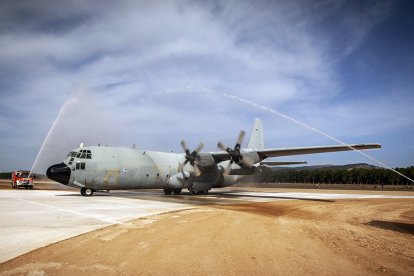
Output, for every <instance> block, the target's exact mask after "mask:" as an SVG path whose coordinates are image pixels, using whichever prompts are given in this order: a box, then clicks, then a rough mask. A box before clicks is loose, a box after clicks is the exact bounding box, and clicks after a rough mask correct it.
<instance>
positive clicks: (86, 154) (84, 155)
mask: <svg viewBox="0 0 414 276" xmlns="http://www.w3.org/2000/svg"><path fill="white" fill-rule="evenodd" d="M70 154H71V156H72V157H76V158H81V159H92V152H91V151H90V150H80V151H79V152H71V153H70ZM70 154H69V155H70ZM69 155H68V156H69Z"/></svg>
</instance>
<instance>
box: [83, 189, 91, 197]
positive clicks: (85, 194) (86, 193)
mask: <svg viewBox="0 0 414 276" xmlns="http://www.w3.org/2000/svg"><path fill="white" fill-rule="evenodd" d="M80 192H81V195H83V196H92V195H93V190H92V189H90V188H82V189H81V191H80Z"/></svg>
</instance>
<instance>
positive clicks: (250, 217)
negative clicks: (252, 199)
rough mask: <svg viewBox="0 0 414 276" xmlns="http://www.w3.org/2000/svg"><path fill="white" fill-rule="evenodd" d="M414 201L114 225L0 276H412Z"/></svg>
mask: <svg viewBox="0 0 414 276" xmlns="http://www.w3.org/2000/svg"><path fill="white" fill-rule="evenodd" d="M413 203H414V200H413V199H370V200H366V199H365V200H336V201H327V200H323V201H322V200H308V201H304V200H301V201H296V200H289V201H274V202H266V203H246V204H237V205H222V206H217V205H216V206H201V207H198V208H196V209H192V210H184V211H179V212H173V213H168V214H163V215H158V216H153V217H150V218H146V219H139V220H134V221H130V222H128V223H125V224H122V225H115V226H110V227H107V228H103V229H100V230H96V231H93V232H90V233H87V234H84V235H81V236H78V237H75V238H72V239H68V240H65V241H61V242H58V243H56V244H52V245H50V246H47V247H44V248H40V249H38V250H35V251H32V252H29V253H27V254H25V255H22V256H20V257H17V258H15V259H13V260H10V261H7V262H5V263H2V264H1V265H0V273H1V275H28V274H32V275H47V274H51V275H54V274H59V275H87V274H94V275H95V274H100V275H117V274H126V275H138V274H173V275H183V274H184V275H194V274H204V275H205V274H209V275H211V274H213V275H218V274H221V275H223V274H225V275H239V274H243V275H252V274H256V275H257V274H272V275H288V274H294V275H304V274H307V275H309V274H313V275H316V274H317V275H320V274H322V275H333V274H337V275H344V274H345V275H355V274H357V275H371V274H386V275H414V205H413Z"/></svg>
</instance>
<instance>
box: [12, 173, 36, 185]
mask: <svg viewBox="0 0 414 276" xmlns="http://www.w3.org/2000/svg"><path fill="white" fill-rule="evenodd" d="M29 174H30V172H29V171H14V172H12V183H11V185H12V187H13V189H18V188H20V187H25V188H26V189H33V176H30V177H29Z"/></svg>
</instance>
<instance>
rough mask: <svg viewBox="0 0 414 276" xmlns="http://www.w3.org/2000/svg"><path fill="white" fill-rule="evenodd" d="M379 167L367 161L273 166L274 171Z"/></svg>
mask: <svg viewBox="0 0 414 276" xmlns="http://www.w3.org/2000/svg"><path fill="white" fill-rule="evenodd" d="M378 168H379V167H377V166H374V165H370V164H367V163H356V164H346V165H332V164H326V165H315V166H301V167H273V168H271V169H272V170H273V171H290V170H295V171H308V170H320V169H324V170H352V169H378Z"/></svg>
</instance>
